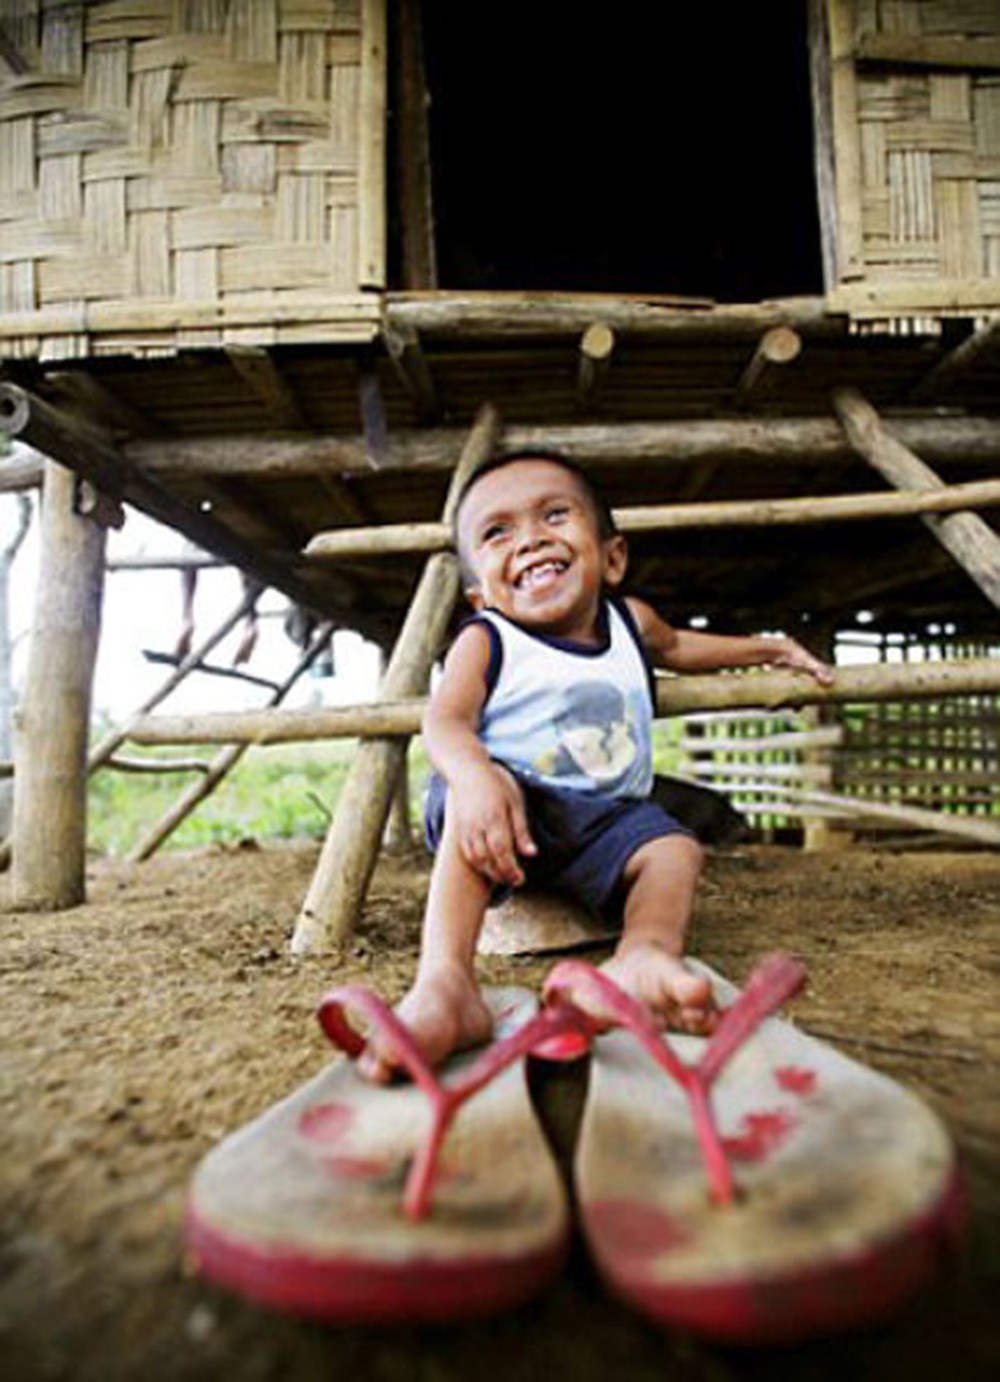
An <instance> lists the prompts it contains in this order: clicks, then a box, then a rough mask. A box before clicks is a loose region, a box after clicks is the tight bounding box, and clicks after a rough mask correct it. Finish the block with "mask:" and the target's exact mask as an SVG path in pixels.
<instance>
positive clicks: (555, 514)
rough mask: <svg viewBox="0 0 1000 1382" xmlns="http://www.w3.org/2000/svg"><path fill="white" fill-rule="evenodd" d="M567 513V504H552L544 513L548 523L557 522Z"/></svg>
mask: <svg viewBox="0 0 1000 1382" xmlns="http://www.w3.org/2000/svg"><path fill="white" fill-rule="evenodd" d="M568 513H569V505H568V504H553V505H552V507H551V508H550V509H549V510H548V512H547V513H546V515H545V517H546V518H547V519H548V521H549V522H550V523H558V522H559V520H560V519H562V518H565V517H566V515H567V514H568Z"/></svg>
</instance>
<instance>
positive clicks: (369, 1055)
mask: <svg viewBox="0 0 1000 1382" xmlns="http://www.w3.org/2000/svg"><path fill="white" fill-rule="evenodd" d="M396 1069H397V1067H396V1066H395V1065H394V1064H393V1063H392V1061H391V1060H389V1059H388V1058H387V1057H386V1056H384V1055H383V1054H382V1052H381V1051H379V1050H378V1049H377V1048H376V1047H374V1046H372V1045H371V1044H370V1043H369V1045H367V1046H366V1047H365V1049H364V1050H363V1051H362V1052H361V1055H360V1056H359V1057H358V1063H357V1071H358V1074H359V1075H361V1076H362V1078H363V1079H366V1080H370V1081H371V1082H372V1084H391V1083H392V1080H393V1077H394V1076H395V1074H396Z"/></svg>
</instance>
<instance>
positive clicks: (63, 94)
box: [0, 0, 385, 358]
mask: <svg viewBox="0 0 1000 1382" xmlns="http://www.w3.org/2000/svg"><path fill="white" fill-rule="evenodd" d="M0 15H2V20H3V37H4V39H5V40H6V44H5V46H6V47H7V49H8V58H7V61H6V63H5V64H4V63H0V354H5V355H8V356H18V355H20V356H32V355H40V356H41V357H42V358H81V357H84V356H87V355H96V354H105V355H108V354H118V353H129V354H133V355H143V354H145V355H150V354H170V353H173V352H175V351H177V350H178V349H180V348H187V347H192V346H194V347H198V346H217V345H220V344H229V343H240V344H255V345H271V344H285V343H298V342H313V341H328V340H344V339H357V338H358V337H359V336H361V337H366V336H370V335H371V334H372V330H373V322H374V320H375V315H376V304H375V302H374V297H373V295H372V296H370V297H368V298H367V299H366V298H365V297H364V296H363V295H362V294H361V293H360V289H361V288H362V286H363V280H364V279H365V277H366V276H367V274H366V271H365V269H364V268H363V263H364V258H365V247H364V246H363V244H362V243H361V239H360V232H359V218H360V217H361V216H362V215H363V204H364V203H365V201H366V200H368V201H370V200H371V198H372V197H373V196H374V197H376V198H377V199H378V202H379V203H381V201H382V199H383V197H384V189H383V187H382V185H381V180H380V163H379V162H377V161H376V160H374V159H371V158H368V157H366V153H367V148H368V143H370V141H371V140H372V139H373V138H374V139H376V140H377V139H380V138H381V125H382V121H383V120H384V114H385V112H384V101H383V102H382V108H381V109H379V108H378V107H377V105H375V106H373V104H372V100H371V95H372V92H375V93H377V92H378V91H379V90H380V88H379V84H378V81H377V80H376V81H374V82H372V81H368V83H367V86H366V82H365V73H366V69H367V70H371V69H372V68H377V67H378V66H379V65H380V64H382V63H383V55H384V41H383V39H382V35H381V33H380V32H379V24H380V21H384V6H382V5H379V4H375V3H372V0H103V3H86V4H84V3H80V0H71V2H70V3H67V2H66V0H2V4H0ZM11 47H13V50H14V53H13V58H11V56H10V52H9V50H10V48H11ZM376 76H377V73H376ZM366 92H367V97H368V100H367V105H366V114H365V117H364V119H362V117H361V110H362V103H363V101H364V100H365V97H366ZM366 141H368V143H366ZM366 178H367V179H369V184H368V185H363V184H364V183H365V180H366ZM372 179H374V185H372V183H371V180H372ZM371 257H372V255H371V253H369V254H368V258H369V259H371ZM375 258H376V259H377V254H376V255H375ZM367 272H368V273H369V274H370V272H371V270H370V268H369V269H368V271H367ZM365 286H368V285H365Z"/></svg>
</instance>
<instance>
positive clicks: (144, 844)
mask: <svg viewBox="0 0 1000 1382" xmlns="http://www.w3.org/2000/svg"><path fill="white" fill-rule="evenodd" d="M332 632H333V628H332V626H331V625H330V624H323V625H322V626H321V627H320V628H319V629H318V630H317V633H316V636H315V637H314V638H313V640H312V642H311V643H310V644H309V647H308V648H307V649H306V651H305V652H304V653H303V654H302V656H301V657H300V658H299V660H298V662H297V663H296V664H295V666H294V667H293V668H292V670H291V672H290V673H289V675H288V676H287V677H286V678H285V680H284V681H283V682H282V683H281V685H280V686H279V687H277V689H276V690H275V691H274V693H273V694H272V696H271V698H270V701H269V704H270V705H272V706H276V705H280V704H281V702H282V701H283V700H284V698H285V697H286V696H287V695H288V693H289V691H291V689H292V687H293V686H294V685H295V684H296V682H297V681H298V680H299V678H300V677H301V676H302V675H303V673H304V672H306V671H307V670H308V669H309V668H310V667H311V666H312V664H313V663H314V662H315V661H316V659H317V658H318V657H319V655H320V653H321V652H322V651H323V649H324V648H325V647H326V645H327V643H329V641H330V635H331V634H332ZM249 747H250V745H249V744H233V745H231V746H230V747H229V748H226V749H223V750H222V752H221V753H219V754H217V755H216V756H215V758H214V759H213V760H212V762H211V763H210V764H209V767H208V771H207V772H206V773H205V774H204V776H203V777H201V778H199V779H198V780H197V781H195V782H192V783H191V785H190V786H189V787H188V788H187V789H186V790H185V791H184V792H183V793H182V794H181V796H180V797H179V798H178V799H177V801H175V802H174V804H173V806H171V807H170V809H169V810H168V811H166V812H165V813H164V815H163V816H162V817H161V818H160V820H159V821H157V823H156V825H154V826H153V828H152V830H150V831H148V832H147V834H146V835H144V836H143V838H142V839H141V840H140V841H139V843H138V844H137V845H136V847H135V848H134V849H133V850H132V851H131V853H130V854H129V856H128V858H129V862H130V863H139V862H140V861H141V860H143V859H148V858H149V857H150V855H152V854H155V853H156V851H157V850H158V849H159V847H160V845H161V844H163V842H164V840H166V839H168V838H169V837H170V836H171V835H172V834H173V833H174V831H175V830H176V829H177V827H178V826H179V825H180V824H181V822H182V821H184V820H186V819H187V818H188V816H189V815H190V814H191V812H192V811H193V810H194V809H195V807H196V806H198V805H199V804H200V803H201V802H203V801H204V800H205V798H206V797H208V796H211V794H212V793H213V792H214V791H215V789H216V787H218V785H219V783H220V782H222V780H223V778H225V777H226V776H228V774H229V773H230V772H231V771H232V769H233V768H235V767H236V764H237V763H238V762H239V761H240V759H241V758H242V757H243V755H244V754H245V753H246V751H247V749H248V748H249Z"/></svg>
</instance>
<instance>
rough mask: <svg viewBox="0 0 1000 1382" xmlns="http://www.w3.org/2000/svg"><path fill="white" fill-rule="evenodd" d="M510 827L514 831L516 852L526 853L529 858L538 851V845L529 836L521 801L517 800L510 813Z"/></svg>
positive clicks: (526, 818)
mask: <svg viewBox="0 0 1000 1382" xmlns="http://www.w3.org/2000/svg"><path fill="white" fill-rule="evenodd" d="M510 823H511V828H512V829H513V831H514V844H515V846H516V848H517V852H518V854H523V855H527V856H528V857H529V858H530V857H531V856H532V855H534V854H537V853H538V846H537V845H536V844H535V842H534V840H533V839H532V838H531V831H530V830H529V828H528V817H527V816H526V815H525V812H524V804H523V802H520V801H518V802H517V803H516V804H515V805H514V806H513V807H512V808H511V813H510Z"/></svg>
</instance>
